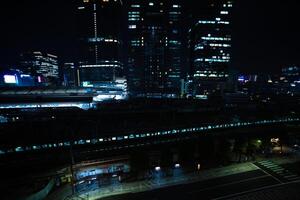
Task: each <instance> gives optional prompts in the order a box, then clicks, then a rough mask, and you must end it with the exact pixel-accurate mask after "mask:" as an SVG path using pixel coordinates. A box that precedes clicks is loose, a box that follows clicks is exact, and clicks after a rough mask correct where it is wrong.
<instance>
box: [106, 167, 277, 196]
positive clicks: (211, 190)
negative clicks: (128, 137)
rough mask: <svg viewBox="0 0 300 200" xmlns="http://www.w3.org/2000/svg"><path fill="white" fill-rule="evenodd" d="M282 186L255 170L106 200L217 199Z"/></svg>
mask: <svg viewBox="0 0 300 200" xmlns="http://www.w3.org/2000/svg"><path fill="white" fill-rule="evenodd" d="M276 184H280V182H279V181H278V180H277V178H275V177H273V176H272V175H270V174H268V173H266V172H264V171H263V170H260V169H259V170H255V171H251V172H245V173H241V174H236V175H230V176H226V177H222V178H216V179H211V180H207V181H201V182H198V183H193V184H186V185H179V186H174V187H169V188H163V189H157V190H152V191H149V192H142V193H136V194H127V195H120V196H114V197H108V198H102V199H104V200H121V199H122V200H137V199H139V200H140V199H143V200H165V199H172V200H193V199H195V200H196V199H197V200H199V199H201V200H202V199H215V198H222V197H226V196H228V195H232V194H237V193H241V192H244V191H251V190H254V189H257V188H263V187H266V186H271V185H276Z"/></svg>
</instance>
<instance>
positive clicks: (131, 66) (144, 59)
mask: <svg viewBox="0 0 300 200" xmlns="http://www.w3.org/2000/svg"><path fill="white" fill-rule="evenodd" d="M127 4H128V5H127V15H128V16H127V18H128V60H127V67H128V69H127V70H128V80H129V83H128V84H129V90H130V93H131V95H133V96H145V97H160V98H163V97H169V98H172V97H178V96H179V95H180V89H181V69H182V46H183V45H182V27H181V16H182V6H181V1H180V0H173V1H170V0H165V1H163V0H146V1H138V0H129V1H128V2H127Z"/></svg>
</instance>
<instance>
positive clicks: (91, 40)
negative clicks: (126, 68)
mask: <svg viewBox="0 0 300 200" xmlns="http://www.w3.org/2000/svg"><path fill="white" fill-rule="evenodd" d="M78 1H79V2H78V6H77V12H78V13H77V16H78V25H79V26H78V34H79V38H80V44H79V46H80V50H79V52H80V56H79V75H80V76H79V80H80V85H81V86H92V87H98V86H99V85H103V84H104V83H105V82H110V83H111V82H113V81H115V80H116V78H117V77H120V76H121V77H122V76H123V64H122V62H121V56H120V48H121V40H120V38H121V37H120V32H121V11H122V9H121V8H122V1H121V0H78Z"/></svg>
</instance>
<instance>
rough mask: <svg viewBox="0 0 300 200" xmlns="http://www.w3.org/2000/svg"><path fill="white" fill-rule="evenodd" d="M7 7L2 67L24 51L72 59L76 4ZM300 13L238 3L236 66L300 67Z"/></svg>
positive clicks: (41, 1)
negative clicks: (47, 53)
mask: <svg viewBox="0 0 300 200" xmlns="http://www.w3.org/2000/svg"><path fill="white" fill-rule="evenodd" d="M197 1H198V0H193V1H192V2H193V5H195V2H197ZM7 2H8V1H6V3H5V4H3V3H2V5H1V7H0V30H1V31H0V36H1V37H0V65H3V66H4V65H6V64H11V63H15V61H16V58H17V56H18V54H19V53H20V52H22V51H26V50H40V49H41V50H46V51H49V52H51V53H54V54H57V55H58V56H60V57H62V58H63V60H64V61H70V60H72V58H73V57H74V54H75V52H76V50H75V49H76V47H75V45H74V41H75V38H76V34H75V33H76V28H75V27H76V18H75V15H74V8H75V6H74V5H72V2H75V0H18V1H9V3H7ZM16 2H17V3H16ZM299 8H300V3H299V1H296V0H236V5H235V15H234V21H233V66H234V67H235V68H236V69H238V70H239V71H244V72H257V71H259V72H269V71H275V72H276V71H278V70H279V68H280V67H282V66H286V65H291V64H300V28H299V25H300V22H299V20H300V16H299V14H298V13H299V11H298V10H300V9H299ZM0 67H1V66H0Z"/></svg>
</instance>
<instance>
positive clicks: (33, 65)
mask: <svg viewBox="0 0 300 200" xmlns="http://www.w3.org/2000/svg"><path fill="white" fill-rule="evenodd" d="M20 66H21V70H22V71H24V73H26V74H30V75H31V76H33V77H35V78H36V82H37V83H40V84H43V85H57V84H58V83H59V66H58V58H57V56H56V55H53V54H49V53H43V52H40V51H35V52H26V53H23V54H21V56H20Z"/></svg>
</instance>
